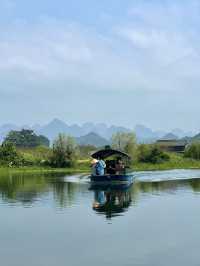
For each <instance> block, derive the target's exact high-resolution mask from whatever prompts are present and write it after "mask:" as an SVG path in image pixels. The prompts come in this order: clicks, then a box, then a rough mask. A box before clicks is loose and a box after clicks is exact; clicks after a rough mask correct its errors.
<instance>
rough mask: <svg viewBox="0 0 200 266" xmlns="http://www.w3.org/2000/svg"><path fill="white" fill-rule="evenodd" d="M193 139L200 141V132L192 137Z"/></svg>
mask: <svg viewBox="0 0 200 266" xmlns="http://www.w3.org/2000/svg"><path fill="white" fill-rule="evenodd" d="M192 141H200V133H199V134H197V135H195V136H194V137H193V138H192Z"/></svg>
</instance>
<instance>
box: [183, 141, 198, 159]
mask: <svg viewBox="0 0 200 266" xmlns="http://www.w3.org/2000/svg"><path fill="white" fill-rule="evenodd" d="M184 156H185V157H187V158H192V159H196V160H200V143H199V142H197V143H192V144H191V145H189V146H188V147H187V148H186V150H185V153H184Z"/></svg>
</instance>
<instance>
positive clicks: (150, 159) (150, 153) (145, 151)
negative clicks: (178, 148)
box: [137, 144, 170, 164]
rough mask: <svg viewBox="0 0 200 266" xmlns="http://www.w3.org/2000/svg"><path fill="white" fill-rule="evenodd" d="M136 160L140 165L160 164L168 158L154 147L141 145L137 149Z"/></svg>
mask: <svg viewBox="0 0 200 266" xmlns="http://www.w3.org/2000/svg"><path fill="white" fill-rule="evenodd" d="M137 159H138V161H139V162H142V163H153V164H156V163H162V162H165V161H169V159H170V157H169V155H168V154H167V153H165V152H163V151H162V150H161V149H160V148H159V147H158V146H156V145H148V144H141V145H139V146H138V148H137Z"/></svg>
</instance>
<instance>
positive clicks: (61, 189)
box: [0, 170, 200, 266]
mask: <svg viewBox="0 0 200 266" xmlns="http://www.w3.org/2000/svg"><path fill="white" fill-rule="evenodd" d="M199 225H200V171H199V170H172V171H156V172H138V173H135V181H134V183H133V185H132V186H130V187H123V188H119V187H115V188H106V187H105V188H101V189H99V188H96V187H91V186H90V183H89V180H88V177H87V176H83V175H74V176H62V175H56V174H54V175H44V176H42V175H22V174H18V175H9V176H6V175H5V176H1V177H0V261H1V265H2V266H27V265H28V266H57V265H59V266H64V265H65V266H66V265H69V266H81V265H87V266H90V265H95V266H102V265H106V266H107V265H108V266H128V265H142V266H157V265H158V266H169V265H170V266H172V265H176V266H177V265H181V266H188V265H190V266H193V265H199V260H200V253H199V247H200V230H199Z"/></svg>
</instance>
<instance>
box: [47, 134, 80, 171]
mask: <svg viewBox="0 0 200 266" xmlns="http://www.w3.org/2000/svg"><path fill="white" fill-rule="evenodd" d="M78 153H79V149H78V146H77V144H76V141H75V139H74V138H73V137H71V136H66V135H64V134H59V136H58V138H57V139H56V140H55V141H54V143H53V154H52V158H51V165H52V166H54V167H71V166H74V165H75V163H76V160H77V157H78Z"/></svg>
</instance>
